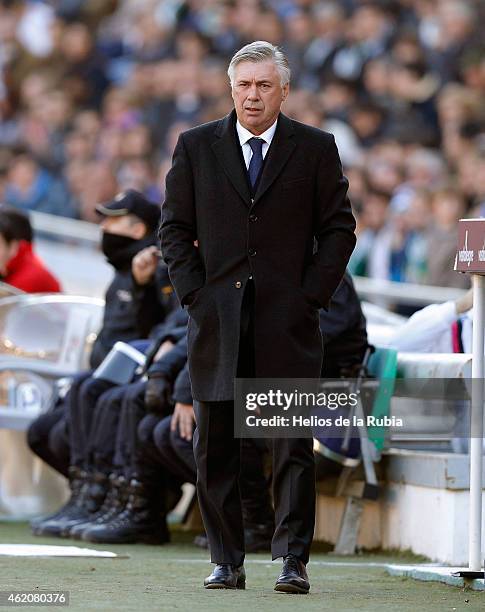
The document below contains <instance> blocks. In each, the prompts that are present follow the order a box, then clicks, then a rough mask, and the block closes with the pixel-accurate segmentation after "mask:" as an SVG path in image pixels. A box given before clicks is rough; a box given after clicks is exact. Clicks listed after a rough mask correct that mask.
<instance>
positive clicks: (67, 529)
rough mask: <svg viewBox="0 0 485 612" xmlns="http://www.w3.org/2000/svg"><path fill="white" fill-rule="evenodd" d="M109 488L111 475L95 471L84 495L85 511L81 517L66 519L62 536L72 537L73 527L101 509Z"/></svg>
mask: <svg viewBox="0 0 485 612" xmlns="http://www.w3.org/2000/svg"><path fill="white" fill-rule="evenodd" d="M108 489H109V477H108V475H107V474H104V473H103V472H93V473H92V474H91V476H90V478H89V484H88V485H87V487H86V489H85V493H84V496H83V497H82V507H83V510H84V513H81V515H80V516H79V518H72V519H70V520H67V521H65V524H64V527H63V529H62V531H61V537H64V538H68V537H70V533H71V529H72V528H73V527H75V526H76V525H79V524H80V523H85V522H86V521H89V520H91V518H92V517H93V516H94V515H95V514H96V513H97V512H98V511H99V509H100V508H101V506H102V505H103V503H104V500H105V499H106V495H107V494H108Z"/></svg>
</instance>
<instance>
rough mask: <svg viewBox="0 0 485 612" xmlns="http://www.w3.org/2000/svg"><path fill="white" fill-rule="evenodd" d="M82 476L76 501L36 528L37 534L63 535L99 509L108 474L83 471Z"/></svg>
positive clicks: (104, 493) (104, 492)
mask: <svg viewBox="0 0 485 612" xmlns="http://www.w3.org/2000/svg"><path fill="white" fill-rule="evenodd" d="M80 477H81V479H82V481H83V482H82V485H81V489H80V491H79V494H78V495H77V497H76V500H75V503H74V504H72V506H71V507H70V508H69V510H68V511H67V512H65V513H62V514H61V515H60V516H57V517H56V518H55V519H52V520H49V521H46V522H45V523H43V524H42V526H41V527H40V528H38V529H37V530H36V535H43V536H55V537H63V536H65V535H67V534H68V533H69V530H70V528H71V527H73V526H74V525H76V524H77V523H79V522H81V521H85V520H88V519H89V518H90V516H91V515H92V514H93V513H94V512H96V510H98V509H99V507H100V506H101V504H102V503H103V501H104V497H105V495H106V489H107V480H108V478H107V476H106V475H105V474H99V473H96V474H89V473H88V472H84V471H81V474H80Z"/></svg>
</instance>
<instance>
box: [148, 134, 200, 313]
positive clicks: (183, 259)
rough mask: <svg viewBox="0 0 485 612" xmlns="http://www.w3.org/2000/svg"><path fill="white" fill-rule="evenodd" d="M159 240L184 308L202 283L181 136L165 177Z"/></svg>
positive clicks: (187, 162) (191, 191) (191, 193)
mask: <svg viewBox="0 0 485 612" xmlns="http://www.w3.org/2000/svg"><path fill="white" fill-rule="evenodd" d="M159 236H160V243H161V249H162V255H163V259H164V261H165V263H166V264H167V266H168V269H169V272H170V278H171V279H172V283H173V286H174V288H175V291H176V293H177V296H178V298H179V300H180V303H181V304H182V305H183V304H184V303H185V302H184V299H185V298H186V297H187V296H188V295H189V294H190V293H192V292H193V291H196V290H197V289H199V288H200V287H202V285H203V284H204V282H205V271H204V266H203V264H202V261H201V259H200V255H199V249H198V248H197V247H196V246H195V245H194V241H195V240H196V239H197V228H196V217H195V197H194V181H193V176H192V169H191V167H190V160H189V156H188V154H187V150H186V148H185V145H184V137H183V134H181V135H180V136H179V139H178V142H177V146H176V147H175V151H174V154H173V160H172V168H171V169H170V171H169V173H168V174H167V180H166V190H165V201H164V203H163V206H162V221H161V225H160V231H159Z"/></svg>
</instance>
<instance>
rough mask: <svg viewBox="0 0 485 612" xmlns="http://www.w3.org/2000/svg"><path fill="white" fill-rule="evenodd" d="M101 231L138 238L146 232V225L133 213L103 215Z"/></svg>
mask: <svg viewBox="0 0 485 612" xmlns="http://www.w3.org/2000/svg"><path fill="white" fill-rule="evenodd" d="M100 225H101V229H102V230H103V232H107V233H108V234H117V235H118V236H127V237H128V238H134V239H135V240H140V239H141V238H143V236H144V235H145V232H146V227H145V224H144V223H143V221H141V220H140V219H138V218H137V217H135V216H134V215H122V216H121V217H104V218H103V220H102V221H101V223H100Z"/></svg>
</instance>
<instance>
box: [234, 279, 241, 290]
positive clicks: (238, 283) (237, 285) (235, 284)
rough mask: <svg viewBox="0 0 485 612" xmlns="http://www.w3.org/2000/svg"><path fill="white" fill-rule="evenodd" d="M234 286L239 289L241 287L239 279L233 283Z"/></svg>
mask: <svg viewBox="0 0 485 612" xmlns="http://www.w3.org/2000/svg"><path fill="white" fill-rule="evenodd" d="M234 286H235V287H236V289H241V287H242V283H241V281H236V282H235V283H234Z"/></svg>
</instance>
